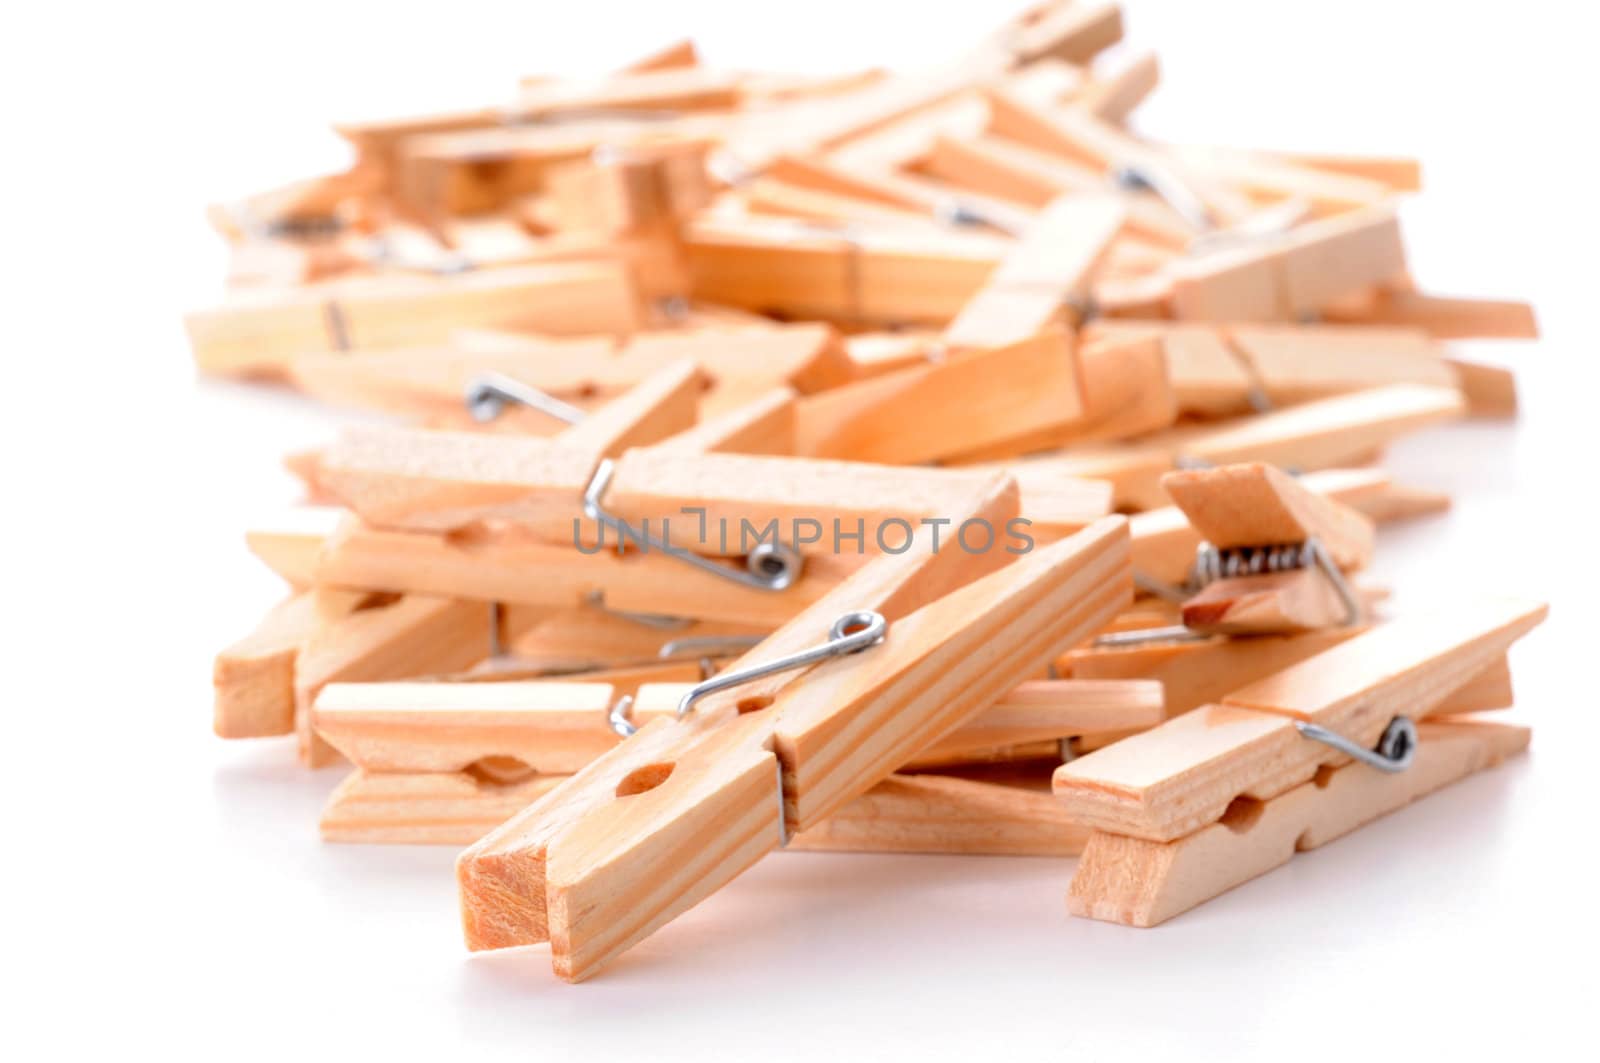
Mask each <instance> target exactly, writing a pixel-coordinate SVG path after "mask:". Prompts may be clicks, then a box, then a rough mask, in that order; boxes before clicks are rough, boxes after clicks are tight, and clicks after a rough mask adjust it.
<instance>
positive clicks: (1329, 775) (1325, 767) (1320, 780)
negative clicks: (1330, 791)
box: [1311, 764, 1339, 790]
mask: <svg viewBox="0 0 1600 1063" xmlns="http://www.w3.org/2000/svg"><path fill="white" fill-rule="evenodd" d="M1338 770H1339V769H1338V768H1336V767H1334V766H1333V765H1332V764H1319V765H1317V773H1316V774H1315V775H1313V776H1312V777H1311V781H1312V783H1313V784H1315V785H1316V788H1317V789H1319V790H1326V789H1327V788H1328V784H1329V783H1331V782H1332V781H1333V773H1334V772H1336V771H1338Z"/></svg>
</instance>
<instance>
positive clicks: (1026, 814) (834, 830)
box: [789, 775, 1089, 856]
mask: <svg viewBox="0 0 1600 1063" xmlns="http://www.w3.org/2000/svg"><path fill="white" fill-rule="evenodd" d="M1088 836H1089V832H1088V831H1087V830H1086V829H1085V828H1083V827H1080V826H1078V825H1077V824H1075V823H1073V822H1072V821H1071V820H1069V819H1068V818H1067V816H1066V814H1065V812H1064V810H1063V809H1062V808H1061V805H1060V802H1058V801H1056V800H1055V799H1054V798H1052V797H1051V796H1050V794H1049V793H1048V792H1040V791H1036V790H1030V789H1025V788H1022V787H1017V786H1001V785H997V784H994V783H986V782H978V781H975V780H972V779H960V778H953V777H950V776H944V775H891V776H889V777H888V778H887V779H885V780H883V781H882V782H880V783H878V784H877V785H876V786H874V787H873V788H872V789H870V790H868V791H867V792H866V793H864V794H862V795H861V796H860V797H857V798H856V799H855V800H853V801H851V802H849V803H848V804H846V805H845V806H844V807H843V808H841V809H839V810H838V811H837V812H835V813H834V814H833V815H831V816H829V817H828V818H827V819H825V820H823V821H822V822H821V823H818V824H817V825H816V826H814V827H812V828H810V829H809V830H804V831H801V832H800V833H799V834H796V835H795V836H794V837H793V838H791V839H790V841H789V848H791V849H798V850H820V851H824V852H846V853H947V854H957V853H959V854H964V855H972V854H987V855H995V856H1077V855H1078V854H1079V853H1081V852H1082V851H1083V846H1084V843H1085V842H1086V841H1087V840H1088Z"/></svg>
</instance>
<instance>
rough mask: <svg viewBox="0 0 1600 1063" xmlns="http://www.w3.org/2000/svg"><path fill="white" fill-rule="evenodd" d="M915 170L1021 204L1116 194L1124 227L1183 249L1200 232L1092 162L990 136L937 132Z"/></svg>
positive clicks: (1162, 203)
mask: <svg viewBox="0 0 1600 1063" xmlns="http://www.w3.org/2000/svg"><path fill="white" fill-rule="evenodd" d="M920 169H921V170H922V171H923V172H925V173H927V174H929V175H931V176H933V177H937V178H939V179H940V180H943V181H945V182H948V183H949V184H951V185H953V186H955V187H957V188H959V189H962V190H963V193H964V194H972V193H978V194H982V195H985V196H995V197H998V198H1000V199H1001V200H1004V201H1006V202H1010V203H1015V204H1018V205H1021V206H1026V207H1034V208H1039V207H1044V206H1045V205H1047V204H1048V203H1050V202H1051V201H1052V200H1054V199H1056V198H1058V197H1060V196H1063V195H1076V196H1091V197H1099V198H1104V197H1106V196H1108V195H1113V194H1115V195H1117V196H1118V199H1119V200H1120V202H1121V203H1122V206H1123V208H1124V210H1125V211H1126V218H1125V220H1124V228H1125V229H1126V231H1127V232H1129V233H1131V234H1136V235H1138V236H1140V237H1142V238H1144V239H1147V240H1152V241H1154V242H1156V243H1159V244H1161V245H1163V246H1165V247H1169V248H1173V249H1182V248H1184V247H1187V246H1188V244H1189V242H1190V241H1192V240H1193V239H1194V238H1195V237H1196V236H1198V235H1199V230H1198V229H1197V228H1196V227H1195V225H1194V223H1193V222H1192V221H1190V220H1189V219H1186V218H1185V217H1184V216H1183V215H1182V214H1180V213H1178V212H1177V211H1176V210H1174V209H1173V208H1172V207H1171V205H1169V204H1168V203H1166V202H1165V201H1164V200H1162V199H1161V198H1160V197H1158V196H1157V195H1155V194H1154V193H1153V192H1149V191H1146V190H1141V189H1118V188H1114V187H1112V186H1111V185H1109V184H1108V182H1107V181H1106V176H1105V174H1104V173H1103V172H1101V170H1100V169H1098V168H1097V167H1094V166H1091V165H1088V164H1085V163H1083V162H1080V161H1076V160H1073V159H1067V158H1062V157H1061V156H1059V155H1054V154H1051V153H1049V152H1046V151H1042V150H1040V149H1038V148H1034V147H1030V146H1028V145H1026V144H1022V143H1018V142H1017V141H1014V140H1007V139H1005V138H1003V137H997V136H992V135H970V136H962V135H942V136H939V137H938V138H937V139H935V140H934V141H933V143H932V146H931V148H930V149H929V151H928V152H927V154H926V155H925V156H924V158H923V160H922V162H921V163H920Z"/></svg>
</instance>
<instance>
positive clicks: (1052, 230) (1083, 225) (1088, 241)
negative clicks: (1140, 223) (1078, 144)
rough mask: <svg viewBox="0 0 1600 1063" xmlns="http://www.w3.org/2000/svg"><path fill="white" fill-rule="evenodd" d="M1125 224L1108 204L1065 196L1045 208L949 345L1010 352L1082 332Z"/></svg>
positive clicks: (948, 332) (959, 319) (953, 327)
mask: <svg viewBox="0 0 1600 1063" xmlns="http://www.w3.org/2000/svg"><path fill="white" fill-rule="evenodd" d="M1124 217H1125V212H1124V211H1123V208H1122V206H1121V204H1120V203H1118V202H1117V200H1116V199H1115V198H1113V197H1109V196H1104V197H1091V196H1063V197H1061V198H1060V199H1058V200H1056V201H1054V202H1053V203H1051V204H1050V205H1049V206H1047V207H1045V209H1044V210H1043V211H1041V212H1040V213H1039V216H1038V217H1037V218H1035V219H1034V221H1033V223H1032V224H1031V225H1030V226H1029V227H1028V228H1027V230H1025V231H1024V232H1023V233H1022V234H1021V237H1020V239H1019V240H1018V241H1017V244H1016V246H1015V247H1013V248H1012V249H1011V250H1010V251H1009V252H1008V253H1007V254H1006V257H1005V258H1004V259H1003V260H1002V261H1001V263H1000V264H999V265H998V266H997V267H995V270H994V272H993V273H992V274H990V275H989V278H988V280H987V281H986V282H985V283H984V286H983V287H982V288H981V289H980V290H979V291H978V293H977V294H976V295H975V296H973V298H972V300H971V301H970V302H968V303H967V305H966V306H964V307H962V309H961V312H960V313H959V314H957V315H956V318H955V320H954V321H952V322H951V323H950V325H949V327H947V328H946V329H945V332H944V339H945V343H946V344H947V345H949V346H950V347H951V348H954V349H956V350H960V349H963V348H979V349H991V348H995V347H1006V346H1010V345H1011V344H1015V343H1019V342H1023V341H1026V340H1028V339H1030V338H1031V337H1033V336H1035V335H1037V334H1038V333H1040V332H1042V331H1044V330H1046V329H1048V328H1050V327H1051V326H1053V325H1054V326H1060V325H1072V324H1076V318H1077V317H1079V316H1081V310H1082V308H1083V307H1084V305H1085V303H1084V300H1085V299H1086V298H1087V296H1088V282H1089V280H1090V278H1091V277H1092V275H1093V273H1094V270H1095V268H1096V267H1097V266H1098V265H1099V264H1100V261H1101V259H1102V257H1103V256H1104V255H1105V253H1106V251H1107V249H1108V248H1109V247H1110V246H1111V241H1112V240H1113V239H1115V238H1116V236H1117V234H1118V233H1119V232H1120V231H1121V229H1122V225H1123V220H1124ZM1074 306H1076V307H1078V309H1077V310H1074V309H1073V307H1074ZM1069 315H1070V317H1071V319H1070V320H1069Z"/></svg>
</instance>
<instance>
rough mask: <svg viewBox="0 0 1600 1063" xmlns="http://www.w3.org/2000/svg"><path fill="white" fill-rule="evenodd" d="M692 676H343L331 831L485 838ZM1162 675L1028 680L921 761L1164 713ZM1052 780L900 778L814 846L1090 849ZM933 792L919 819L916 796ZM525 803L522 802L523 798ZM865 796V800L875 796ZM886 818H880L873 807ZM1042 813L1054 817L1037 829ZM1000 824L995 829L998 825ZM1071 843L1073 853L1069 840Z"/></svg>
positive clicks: (650, 714) (1124, 724)
mask: <svg viewBox="0 0 1600 1063" xmlns="http://www.w3.org/2000/svg"><path fill="white" fill-rule="evenodd" d="M691 688H692V684H690V683H666V684H651V685H647V686H643V687H640V688H639V689H638V691H637V694H636V695H628V696H627V701H626V702H623V701H619V697H621V696H622V695H621V694H620V692H619V691H620V688H619V687H617V686H616V685H615V684H613V683H609V682H595V681H580V682H570V681H562V680H545V681H535V682H506V683H460V682H454V683H452V682H394V683H335V684H330V685H329V686H326V687H324V688H323V690H322V692H321V693H320V694H319V695H318V697H317V701H316V706H315V710H314V713H313V721H312V722H313V726H314V727H315V728H316V731H317V733H318V734H319V735H320V736H321V737H322V738H324V739H325V740H327V741H328V742H329V743H330V744H331V745H332V746H333V747H334V748H335V749H337V750H338V751H339V752H340V753H342V754H344V755H345V756H346V757H347V758H348V759H349V760H350V761H351V762H352V763H353V764H355V765H356V770H355V772H354V773H352V775H351V776H350V777H349V778H347V779H346V780H345V781H344V782H342V783H341V784H340V786H339V787H338V788H337V789H336V790H335V791H334V793H333V794H332V796H331V797H330V798H329V800H328V804H327V806H326V808H325V809H324V811H323V816H322V833H323V837H324V838H326V839H327V840H329V841H340V842H364V843H369V844H370V843H386V844H419V843H421V844H457V845H468V844H471V843H473V842H475V841H477V840H478V839H479V838H480V837H482V836H483V835H484V834H487V833H488V832H489V831H490V830H491V829H493V828H494V827H496V826H498V825H499V824H500V823H501V822H503V821H504V820H506V819H509V818H510V817H511V816H512V815H514V814H515V813H516V812H518V811H521V809H522V808H523V807H525V806H526V805H528V804H531V803H532V802H533V801H534V800H535V799H537V798H538V797H539V796H542V794H544V793H545V792H548V791H549V790H550V789H553V788H554V787H555V786H556V785H558V784H559V783H560V782H561V780H562V779H563V778H564V777H565V776H566V775H567V774H570V773H572V772H575V771H578V770H581V769H582V768H583V767H585V766H586V765H587V764H589V763H590V762H591V761H592V760H594V759H595V758H596V757H598V756H600V755H601V754H603V753H604V752H605V751H607V750H608V749H611V748H613V747H614V746H615V745H616V744H617V743H618V742H619V741H620V737H621V736H620V733H619V731H618V730H617V728H618V727H619V726H621V727H622V729H624V730H625V729H627V728H630V727H638V726H644V725H646V724H648V723H649V722H650V721H652V720H655V719H662V718H668V717H671V716H673V715H674V713H675V707H676V706H677V704H678V703H679V702H680V701H681V700H682V699H683V696H684V695H685V694H686V693H688V691H689V690H690V689H691ZM1160 714H1161V689H1160V686H1159V684H1156V683H1154V682H1150V681H1139V680H1134V681H1112V682H1099V683H1096V682H1081V681H1072V680H1064V681H1048V680H1047V681H1039V682H1029V683H1023V684H1022V685H1020V686H1019V687H1017V688H1016V689H1015V690H1014V691H1012V692H1011V693H1010V694H1008V695H1006V696H1005V697H1003V698H1002V699H1001V700H1000V702H998V703H997V704H995V705H994V706H992V707H991V708H989V709H988V710H986V711H984V712H983V713H982V714H981V715H980V716H979V717H978V718H977V719H975V720H973V721H972V722H971V723H969V724H966V725H963V726H962V727H959V728H957V730H956V731H954V732H952V733H951V734H950V735H949V736H947V737H946V738H945V739H943V740H941V741H940V742H939V743H938V744H937V745H936V746H934V747H930V748H929V749H927V750H925V751H924V752H923V753H922V755H921V756H919V757H918V758H917V761H916V763H919V764H925V765H926V764H934V763H938V764H940V765H943V766H944V767H945V768H946V770H948V768H949V766H950V765H952V764H957V763H960V762H961V761H962V759H964V758H965V759H972V758H974V757H975V756H977V755H978V754H980V753H981V752H982V751H985V750H1001V751H1006V752H1009V751H1010V750H1012V749H1015V748H1017V747H1019V746H1022V745H1025V744H1031V745H1033V746H1037V745H1040V744H1041V743H1042V744H1044V745H1046V746H1047V749H1046V750H1045V752H1046V753H1047V754H1048V753H1049V752H1052V751H1053V750H1054V744H1053V743H1054V742H1055V741H1056V740H1059V739H1061V738H1062V737H1064V736H1067V735H1077V734H1080V733H1087V734H1094V733H1099V732H1100V731H1101V730H1104V729H1106V728H1109V727H1117V728H1120V729H1127V728H1130V727H1135V728H1136V727H1139V726H1149V725H1151V724H1154V723H1155V722H1158V721H1159V718H1160ZM1045 782H1046V785H1045V786H1044V787H1043V789H1042V790H1040V789H1037V788H1033V789H1019V788H1017V787H1015V786H1002V785H995V784H993V783H985V782H975V781H971V780H965V779H962V780H954V779H948V778H947V777H917V776H903V775H902V776H894V777H891V778H890V779H888V780H886V781H885V782H884V783H880V784H879V785H878V786H876V787H874V788H873V789H872V790H870V791H868V792H867V794H865V795H864V796H863V797H862V798H859V799H858V800H857V801H856V802H853V803H852V804H850V805H846V806H845V807H844V808H843V809H841V811H840V812H839V813H837V814H836V815H835V816H833V817H830V819H829V820H826V821H824V822H823V823H822V824H820V825H819V826H818V827H816V828H813V830H812V831H811V832H810V833H809V834H808V835H806V836H803V840H802V841H801V842H800V844H801V847H802V848H851V849H856V850H861V849H867V848H872V849H876V850H878V851H907V850H913V851H921V852H1028V853H1046V852H1048V853H1059V852H1072V853H1076V852H1077V851H1078V850H1079V849H1081V846H1082V843H1083V840H1084V838H1085V837H1086V835H1087V832H1086V831H1084V830H1082V829H1081V828H1070V829H1068V828H1066V826H1065V823H1064V821H1063V819H1062V816H1061V813H1060V809H1059V803H1058V802H1055V800H1054V799H1053V798H1051V797H1050V796H1049V788H1048V780H1047V779H1046V780H1045ZM912 795H919V796H920V797H921V799H922V800H923V801H924V805H923V806H922V808H921V812H920V814H913V808H912V807H911V806H910V805H909V804H908V801H909V800H910V799H911V797H912ZM518 801H521V802H522V803H521V804H517V803H516V802H518ZM863 803H864V804H863ZM868 812H871V813H875V814H876V816H875V817H874V818H875V819H876V821H875V822H874V821H872V819H869V817H867V815H866V813H868ZM1029 816H1038V817H1040V820H1039V822H1036V823H1033V824H1032V825H1031V826H1030V823H1029V819H1028V817H1029ZM986 828H987V830H986ZM1064 838H1070V839H1071V842H1070V848H1063V845H1064V844H1065V843H1064V840H1063V839H1064Z"/></svg>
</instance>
